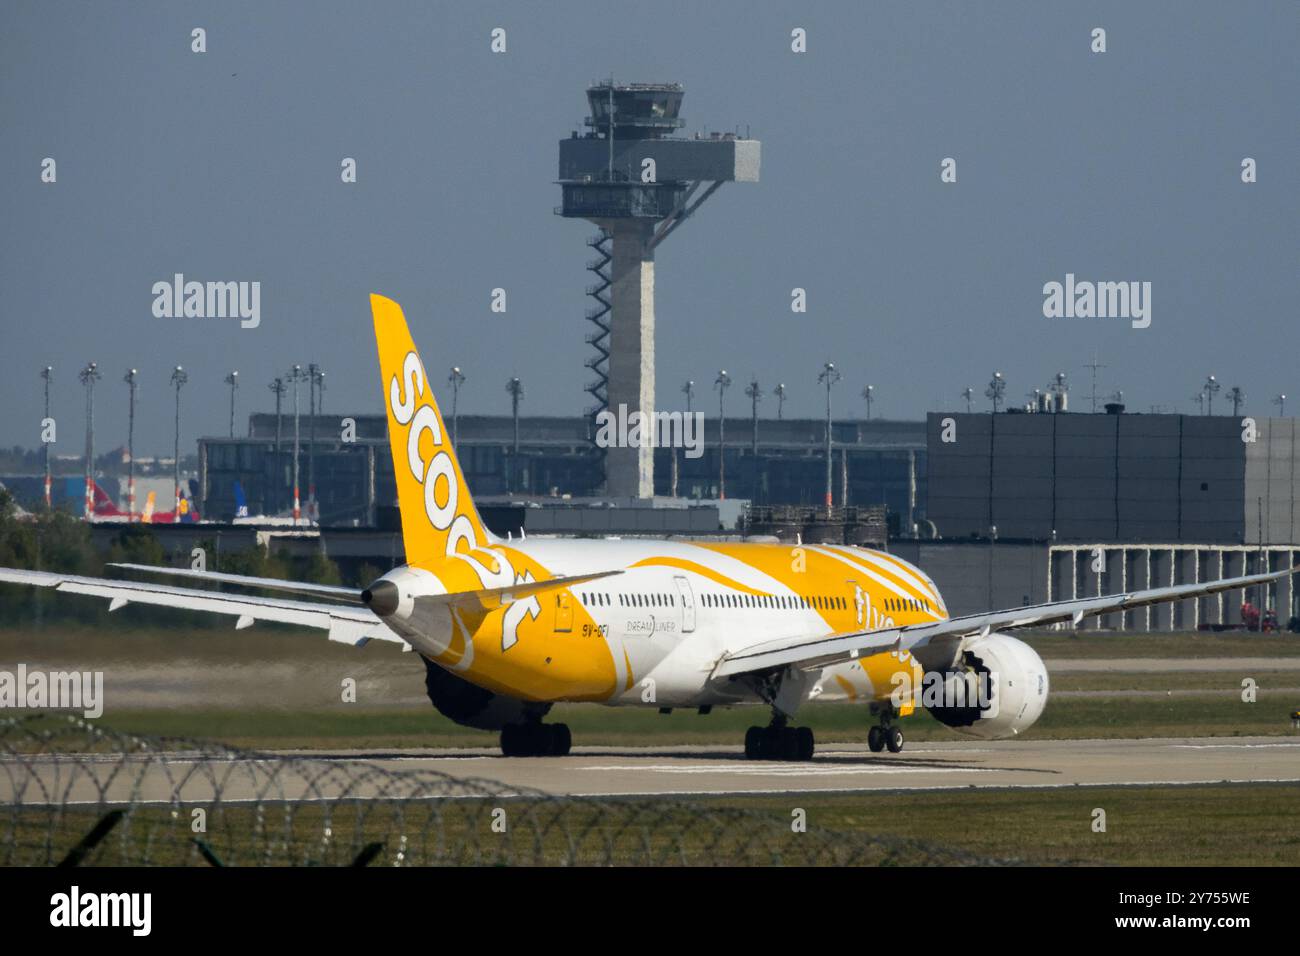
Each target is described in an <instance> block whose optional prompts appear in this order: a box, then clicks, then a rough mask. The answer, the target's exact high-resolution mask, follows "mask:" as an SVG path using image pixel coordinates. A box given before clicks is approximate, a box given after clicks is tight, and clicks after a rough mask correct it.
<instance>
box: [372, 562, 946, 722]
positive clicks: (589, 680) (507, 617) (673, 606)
mask: <svg viewBox="0 0 1300 956" xmlns="http://www.w3.org/2000/svg"><path fill="white" fill-rule="evenodd" d="M461 563H463V564H465V565H468V566H469V570H470V571H472V572H475V573H477V576H478V578H479V581H480V586H483V587H486V586H491V585H497V586H502V585H505V584H510V583H516V584H517V583H520V582H523V581H530V580H531V581H538V580H545V579H547V578H551V577H569V576H578V575H584V574H595V573H601V572H607V571H610V570H613V569H621V573H618V574H614V575H611V576H608V577H604V578H599V579H597V580H594V581H590V582H588V583H585V584H580V585H576V586H573V587H569V588H560V589H554V590H551V591H546V592H542V593H541V594H538V595H533V596H530V597H528V598H526V599H520V600H514V601H511V602H509V603H505V604H504V606H501V607H482V608H479V607H473V608H466V607H464V606H458V607H448V606H447V605H446V604H432V602H430V606H429V607H428V608H427V609H425V612H423V613H422V612H421V608H420V601H419V595H420V594H425V595H435V594H442V593H445V592H446V591H456V590H463V589H464V587H465V585H464V584H454V583H452V582H449V581H446V580H445V579H446V578H447V576H448V575H447V572H448V570H449V567H448V566H449V565H451V566H455V565H457V564H461ZM494 564H495V567H494V566H493V565H494ZM435 570H436V574H435V573H434V572H433V571H430V570H422V569H421V568H420V567H419V566H418V563H417V564H416V565H413V566H412V567H410V568H402V569H398V570H397V571H395V572H391V574H390V575H389V576H387V577H391V578H392V579H393V580H395V581H397V582H398V583H399V587H401V588H402V589H403V593H405V594H409V595H411V600H410V602H409V604H408V606H407V609H406V613H403V614H399V615H396V616H395V617H394V618H393V619H390V620H389V625H390V626H391V627H394V629H396V630H398V631H399V633H401V634H402V636H403V637H405V638H407V639H408V640H409V641H411V643H412V644H413V645H414V646H415V648H416V649H417V650H419V651H420V652H421V653H423V654H424V655H425V656H426V657H428V658H430V659H431V660H433V661H435V662H436V663H438V664H439V665H441V666H443V667H446V668H447V669H448V670H451V671H453V672H454V673H457V674H459V676H461V677H463V678H464V679H466V680H468V681H470V682H471V683H474V684H477V685H479V686H481V687H485V688H487V689H489V690H491V691H494V692H496V693H500V694H506V695H509V696H512V697H518V698H520V699H523V700H533V701H559V700H585V701H599V702H603V703H606V704H615V705H633V706H654V707H699V706H708V705H713V704H726V703H740V702H745V701H754V700H757V699H758V698H757V696H756V695H755V694H754V692H753V690H752V689H751V688H750V687H749V686H748V685H746V684H744V683H740V682H731V681H716V680H712V679H711V673H712V671H713V669H714V667H715V665H716V664H717V662H718V661H719V660H720V659H721V658H722V657H723V656H724V655H727V654H731V653H736V652H738V651H740V650H743V649H745V648H748V647H753V646H755V645H759V644H763V643H764V642H766V641H769V640H774V639H778V638H789V637H791V636H794V637H802V636H807V637H809V638H814V637H824V636H827V635H830V634H837V633H850V632H853V631H860V630H864V629H876V628H884V627H890V626H893V625H906V624H915V623H923V622H929V621H939V620H944V619H945V618H946V617H947V610H946V608H945V606H944V603H943V598H942V597H941V595H940V594H939V591H938V589H937V588H936V587H935V586H934V583H933V581H931V580H930V578H929V577H928V576H927V575H925V574H924V573H923V572H922V571H920V570H919V569H918V568H916V567H914V566H912V565H911V564H909V563H907V562H906V561H903V560H901V559H899V558H897V557H895V556H893V555H890V554H887V553H884V552H880V551H873V550H869V549H864V548H855V547H843V546H822V545H789V544H775V543H774V544H756V543H714V542H687V541H647V540H638V539H628V540H613V539H601V540H581V539H542V538H533V539H528V540H517V541H510V542H505V543H498V544H494V545H490V546H488V547H487V548H484V549H480V550H479V551H477V552H474V553H473V555H471V556H469V557H467V558H465V559H460V560H459V561H458V560H456V559H453V560H452V561H450V562H445V561H444V562H440V563H439V564H438V565H437V566H436V568H435ZM485 571H486V572H489V573H486V574H485V573H484V572H485ZM900 671H905V672H907V673H908V675H909V677H911V678H912V679H914V680H915V679H916V678H917V677H918V676H919V675H918V672H917V666H916V664H915V663H914V662H913V661H912V659H911V658H910V657H909V655H907V654H906V652H904V653H902V654H892V653H891V654H879V655H873V656H871V657H869V658H865V659H864V660H863V661H862V662H860V663H859V662H853V663H850V664H844V665H838V666H835V667H832V668H827V669H825V670H824V671H823V672H822V673H821V675H820V679H814V680H812V681H810V682H809V688H808V692H807V693H808V695H809V696H823V697H826V698H836V697H848V698H866V699H872V700H885V699H887V698H888V697H889V695H890V693H891V691H892V690H893V689H894V686H895V683H894V675H895V674H897V673H898V672H900Z"/></svg>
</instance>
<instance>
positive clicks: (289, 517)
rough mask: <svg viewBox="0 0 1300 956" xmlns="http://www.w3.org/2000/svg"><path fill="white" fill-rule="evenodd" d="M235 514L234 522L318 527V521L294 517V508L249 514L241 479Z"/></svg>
mask: <svg viewBox="0 0 1300 956" xmlns="http://www.w3.org/2000/svg"><path fill="white" fill-rule="evenodd" d="M234 491H235V516H234V518H232V519H231V523H232V524H255V525H259V526H262V527H265V526H271V525H284V526H286V527H288V526H295V527H316V522H315V521H314V520H312V519H310V518H305V517H303V518H298V519H297V520H295V519H294V517H293V509H287V510H285V511H281V512H280V513H279V514H274V515H267V514H256V515H254V514H249V513H248V499H247V498H246V497H245V496H244V486H243V484H242V483H240V482H239V481H236V482H235V485H234Z"/></svg>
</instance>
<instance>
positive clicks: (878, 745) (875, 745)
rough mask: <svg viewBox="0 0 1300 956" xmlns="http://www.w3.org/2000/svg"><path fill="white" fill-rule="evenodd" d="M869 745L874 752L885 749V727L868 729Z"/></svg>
mask: <svg viewBox="0 0 1300 956" xmlns="http://www.w3.org/2000/svg"><path fill="white" fill-rule="evenodd" d="M867 747H868V749H870V750H871V752H872V753H873V754H878V753H880V751H882V750H884V749H885V728H883V727H879V726H877V727H872V728H871V729H870V730H868V731H867Z"/></svg>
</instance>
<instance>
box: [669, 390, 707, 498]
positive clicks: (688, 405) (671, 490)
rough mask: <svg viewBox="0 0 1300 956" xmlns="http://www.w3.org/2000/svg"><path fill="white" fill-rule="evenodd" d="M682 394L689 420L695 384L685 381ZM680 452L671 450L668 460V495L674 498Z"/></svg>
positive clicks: (677, 449) (692, 411)
mask: <svg viewBox="0 0 1300 956" xmlns="http://www.w3.org/2000/svg"><path fill="white" fill-rule="evenodd" d="M682 394H684V395H685V396H686V416H687V418H689V417H690V416H691V415H693V414H694V409H693V408H692V405H693V400H694V398H695V383H694V382H692V381H690V380H687V382H686V384H685V385H683V386H682ZM701 437H702V436H701ZM680 452H681V449H679V448H676V447H674V448H673V449H672V457H671V458H669V461H671V462H672V465H673V468H672V473H671V475H670V481H669V493H670V494H671V495H672V497H674V498H676V497H677V482H678V473H679V471H680V465H679V463H678V458H679V457H680Z"/></svg>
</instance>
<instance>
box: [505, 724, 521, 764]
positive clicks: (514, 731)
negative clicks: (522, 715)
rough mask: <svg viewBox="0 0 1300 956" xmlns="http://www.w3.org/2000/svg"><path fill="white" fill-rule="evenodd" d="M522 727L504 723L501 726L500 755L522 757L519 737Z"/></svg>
mask: <svg viewBox="0 0 1300 956" xmlns="http://www.w3.org/2000/svg"><path fill="white" fill-rule="evenodd" d="M523 730H524V728H523V727H521V726H519V725H518V724H506V725H505V726H504V727H502V728H501V755H502V756H503V757H522V756H523V747H522V746H521V745H522V743H523V741H522V740H521V737H522V736H523V734H522V733H521V731H523Z"/></svg>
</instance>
